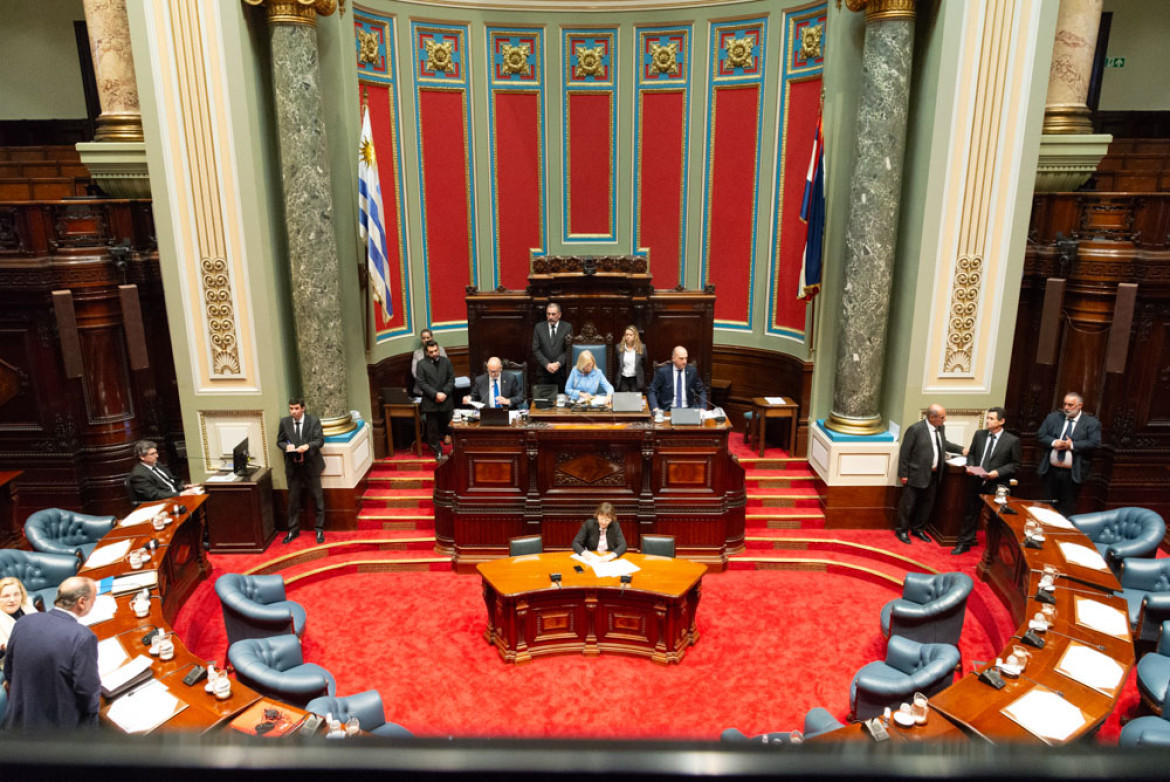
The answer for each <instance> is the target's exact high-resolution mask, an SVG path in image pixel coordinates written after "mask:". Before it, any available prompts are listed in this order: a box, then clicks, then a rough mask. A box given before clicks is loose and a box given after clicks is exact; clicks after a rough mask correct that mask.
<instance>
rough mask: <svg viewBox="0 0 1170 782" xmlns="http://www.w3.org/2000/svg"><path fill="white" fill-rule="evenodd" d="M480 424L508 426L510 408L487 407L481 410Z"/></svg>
mask: <svg viewBox="0 0 1170 782" xmlns="http://www.w3.org/2000/svg"><path fill="white" fill-rule="evenodd" d="M479 425H480V426H507V425H508V410H507V408H504V407H485V408H483V409H482V410H480V411H479Z"/></svg>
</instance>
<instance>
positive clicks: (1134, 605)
mask: <svg viewBox="0 0 1170 782" xmlns="http://www.w3.org/2000/svg"><path fill="white" fill-rule="evenodd" d="M1121 596H1122V597H1124V598H1125V606H1126V609H1127V610H1128V611H1129V626H1130V627H1135V628H1136V627H1137V623H1138V617H1139V616H1141V613H1142V600H1144V599H1145V597H1146V591H1145V590H1144V589H1123V590H1121Z"/></svg>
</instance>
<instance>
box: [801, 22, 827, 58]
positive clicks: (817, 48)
mask: <svg viewBox="0 0 1170 782" xmlns="http://www.w3.org/2000/svg"><path fill="white" fill-rule="evenodd" d="M824 35H825V26H824V25H823V24H818V25H809V26H808V27H805V28H804V29H803V30H801V31H800V56H801V57H803V58H804V59H806V60H815V59H817V58H819V57H820V56H821V51H822V49H821V38H823V37H824Z"/></svg>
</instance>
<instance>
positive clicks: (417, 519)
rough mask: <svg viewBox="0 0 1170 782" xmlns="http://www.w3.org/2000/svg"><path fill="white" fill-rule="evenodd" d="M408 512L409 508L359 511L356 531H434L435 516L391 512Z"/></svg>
mask: <svg viewBox="0 0 1170 782" xmlns="http://www.w3.org/2000/svg"><path fill="white" fill-rule="evenodd" d="M404 510H405V511H410V510H412V509H411V508H390V509H383V510H381V511H379V510H369V511H361V512H360V513H358V517H357V522H358V526H357V528H358V530H361V531H364V532H368V531H373V530H386V531H400V530H406V531H409V530H417V531H419V532H431V531H433V530H434V529H435V516H434V514H428V513H409V512H406V513H394V512H393V511H404Z"/></svg>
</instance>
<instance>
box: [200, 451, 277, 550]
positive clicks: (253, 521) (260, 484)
mask: <svg viewBox="0 0 1170 782" xmlns="http://www.w3.org/2000/svg"><path fill="white" fill-rule="evenodd" d="M203 490H204V491H205V492H207V532H208V539H209V540H210V542H211V551H212V553H213V554H258V553H260V552H262V551H264V550H265V549H266V548H268V544H269V543H271V542H272V539H273V538H275V537H276V520H275V518H274V516H273V513H272V470H270V469H269V468H267V467H260V468H258V469H256V470H255V471H254V472H253V473H252V474H251V475H249V476H248V477H247V478H240V479H238V480H234V481H231V482H230V483H221V482H219V481H212V482H211V483H204V484H203Z"/></svg>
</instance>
